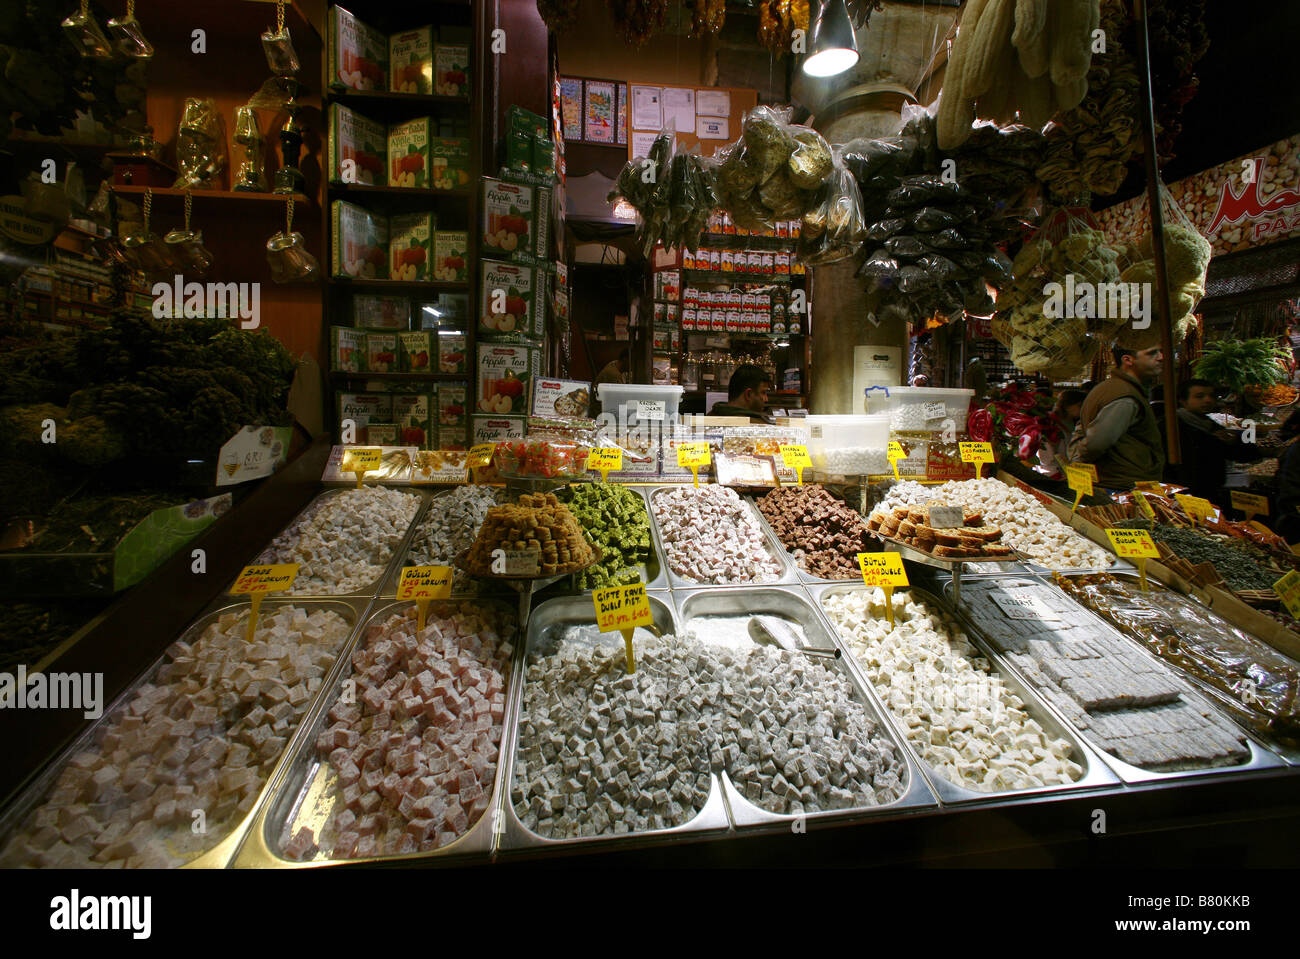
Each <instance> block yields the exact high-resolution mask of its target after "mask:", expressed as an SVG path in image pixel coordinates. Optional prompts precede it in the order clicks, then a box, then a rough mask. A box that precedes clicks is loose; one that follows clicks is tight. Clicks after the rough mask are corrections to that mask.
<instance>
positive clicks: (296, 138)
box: [271, 85, 307, 193]
mask: <svg viewBox="0 0 1300 959" xmlns="http://www.w3.org/2000/svg"><path fill="white" fill-rule="evenodd" d="M295 86H296V85H295ZM294 95H295V96H296V95H297V91H296V89H295V91H294ZM285 109H287V110H288V111H289V118H288V119H287V120H285V121H284V126H282V127H281V128H280V153H281V158H280V169H278V170H276V171H275V188H274V189H273V190H272V191H271V192H273V193H306V192H307V181H306V178H304V177H303V175H302V171H301V170H299V169H298V156H299V154H300V153H301V151H302V134H303V127H302V125H301V124H300V123H299V122H298V104H297V103H295V102H294V99H293V98H292V97H290V99H289V103H288V105H287V106H286V108H285Z"/></svg>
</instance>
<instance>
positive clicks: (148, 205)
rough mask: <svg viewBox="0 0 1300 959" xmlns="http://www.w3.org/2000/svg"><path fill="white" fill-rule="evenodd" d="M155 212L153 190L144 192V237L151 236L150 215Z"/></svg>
mask: <svg viewBox="0 0 1300 959" xmlns="http://www.w3.org/2000/svg"><path fill="white" fill-rule="evenodd" d="M152 210H153V190H145V191H144V235H145V236H148V235H149V214H150V212H151V211H152Z"/></svg>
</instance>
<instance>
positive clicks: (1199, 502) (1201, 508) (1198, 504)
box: [1174, 493, 1214, 526]
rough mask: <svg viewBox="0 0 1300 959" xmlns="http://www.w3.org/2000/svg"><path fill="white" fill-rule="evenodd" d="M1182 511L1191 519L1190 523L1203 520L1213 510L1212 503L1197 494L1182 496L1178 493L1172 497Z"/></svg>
mask: <svg viewBox="0 0 1300 959" xmlns="http://www.w3.org/2000/svg"><path fill="white" fill-rule="evenodd" d="M1174 499H1175V500H1177V501H1178V505H1179V506H1181V507H1182V508H1183V512H1184V513H1186V514H1187V516H1188V517H1189V518H1190V519H1191V521H1192V525H1193V526H1194V525H1196V524H1197V523H1203V522H1205V519H1206V517H1207V516H1209V515H1210V514H1211V513H1213V512H1214V504H1213V503H1211V502H1210V501H1209V500H1208V499H1202V498H1201V497H1199V496H1184V495H1183V494H1182V493H1179V494H1178V495H1176V496H1175V497H1174Z"/></svg>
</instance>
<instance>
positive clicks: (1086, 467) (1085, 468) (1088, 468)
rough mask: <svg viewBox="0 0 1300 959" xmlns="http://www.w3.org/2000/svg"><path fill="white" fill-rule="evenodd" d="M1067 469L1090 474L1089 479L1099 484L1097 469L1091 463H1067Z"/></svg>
mask: <svg viewBox="0 0 1300 959" xmlns="http://www.w3.org/2000/svg"><path fill="white" fill-rule="evenodd" d="M1065 468H1066V469H1067V470H1071V469H1076V470H1081V471H1082V472H1084V473H1087V474H1088V479H1090V480H1092V481H1093V482H1094V483H1095V482H1097V467H1095V466H1093V465H1092V464H1091V463H1066V464H1065Z"/></svg>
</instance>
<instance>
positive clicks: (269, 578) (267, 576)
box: [230, 563, 298, 596]
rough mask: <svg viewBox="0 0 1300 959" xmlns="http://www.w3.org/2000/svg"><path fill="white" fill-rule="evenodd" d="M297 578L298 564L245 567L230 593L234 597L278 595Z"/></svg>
mask: <svg viewBox="0 0 1300 959" xmlns="http://www.w3.org/2000/svg"><path fill="white" fill-rule="evenodd" d="M297 578H298V564H297V563H271V564H268V565H260V566H245V567H244V568H243V569H242V570H240V573H239V576H238V577H236V578H235V585H234V586H232V587H231V588H230V593H231V595H232V596H245V595H256V594H258V593H278V592H280V591H282V590H286V589H288V588H289V587H291V586H292V585H293V581H294V580H295V579H297Z"/></svg>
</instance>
